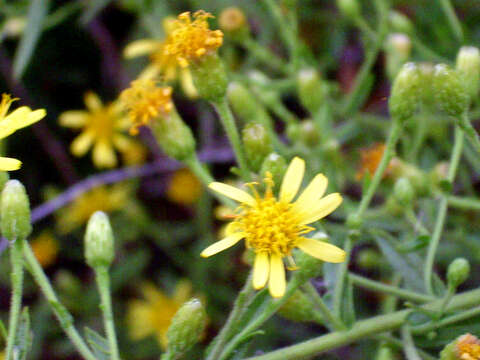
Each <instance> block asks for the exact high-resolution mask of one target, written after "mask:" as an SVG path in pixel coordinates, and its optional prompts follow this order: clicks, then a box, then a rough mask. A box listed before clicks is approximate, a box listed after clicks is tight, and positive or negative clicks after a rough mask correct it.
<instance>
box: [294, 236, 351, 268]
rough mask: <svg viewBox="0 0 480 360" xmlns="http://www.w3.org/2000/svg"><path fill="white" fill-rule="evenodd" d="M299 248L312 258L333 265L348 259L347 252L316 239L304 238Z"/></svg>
mask: <svg viewBox="0 0 480 360" xmlns="http://www.w3.org/2000/svg"><path fill="white" fill-rule="evenodd" d="M297 247H298V248H299V249H300V250H302V251H304V252H305V253H307V254H308V255H310V256H313V257H315V258H317V259H320V260H323V261H327V262H331V263H340V262H344V261H345V257H346V253H345V251H343V250H342V249H340V248H339V247H336V246H335V245H332V244H329V243H327V242H324V241H318V240H315V239H307V238H303V239H302V241H300V242H299V243H298V244H297Z"/></svg>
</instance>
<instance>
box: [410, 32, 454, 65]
mask: <svg viewBox="0 0 480 360" xmlns="http://www.w3.org/2000/svg"><path fill="white" fill-rule="evenodd" d="M412 42H413V46H414V47H415V49H416V50H417V51H418V52H419V53H420V55H421V56H422V57H423V58H425V60H431V61H437V62H440V63H445V64H449V63H451V61H450V60H449V59H447V58H445V57H443V56H441V55H439V54H437V53H436V52H435V51H433V50H432V49H430V48H429V47H428V46H427V45H425V44H424V43H423V42H422V41H421V40H420V39H419V38H418V37H417V36H415V35H413V36H412Z"/></svg>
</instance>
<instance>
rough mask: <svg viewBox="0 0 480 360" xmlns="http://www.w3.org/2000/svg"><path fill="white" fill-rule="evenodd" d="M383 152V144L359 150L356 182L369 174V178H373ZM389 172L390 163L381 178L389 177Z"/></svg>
mask: <svg viewBox="0 0 480 360" xmlns="http://www.w3.org/2000/svg"><path fill="white" fill-rule="evenodd" d="M384 151H385V144H383V143H377V144H374V145H373V146H371V147H369V148H366V149H361V150H360V157H361V160H360V161H361V164H360V169H359V170H358V171H357V174H356V175H355V178H356V179H357V180H361V179H363V177H364V176H365V174H367V173H368V174H370V176H373V175H374V174H375V171H377V167H378V165H379V164H380V161H381V160H382V157H383V153H384ZM390 171H391V163H390V164H389V165H388V167H387V170H385V173H384V174H383V176H387V175H389V173H390Z"/></svg>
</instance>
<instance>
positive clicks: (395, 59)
mask: <svg viewBox="0 0 480 360" xmlns="http://www.w3.org/2000/svg"><path fill="white" fill-rule="evenodd" d="M385 45H386V46H385V48H386V55H387V74H388V76H389V78H390V79H394V78H395V76H396V75H397V73H398V72H399V71H400V69H401V67H402V65H403V64H405V63H406V62H407V61H408V59H409V58H410V53H411V51H412V42H411V41H410V38H409V37H408V36H407V35H405V34H402V33H395V34H390V35H389V36H388V38H387V41H386V44H385Z"/></svg>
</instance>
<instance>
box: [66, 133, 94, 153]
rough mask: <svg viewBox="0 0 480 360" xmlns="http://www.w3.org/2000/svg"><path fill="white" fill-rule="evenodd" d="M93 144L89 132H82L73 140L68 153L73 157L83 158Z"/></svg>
mask: <svg viewBox="0 0 480 360" xmlns="http://www.w3.org/2000/svg"><path fill="white" fill-rule="evenodd" d="M92 142H93V135H92V133H90V132H83V133H81V134H80V135H78V136H77V137H76V138H75V140H73V142H72V144H71V145H70V151H71V152H72V154H73V155H75V156H83V155H85V153H86V152H87V151H88V149H90V147H91V146H92Z"/></svg>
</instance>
